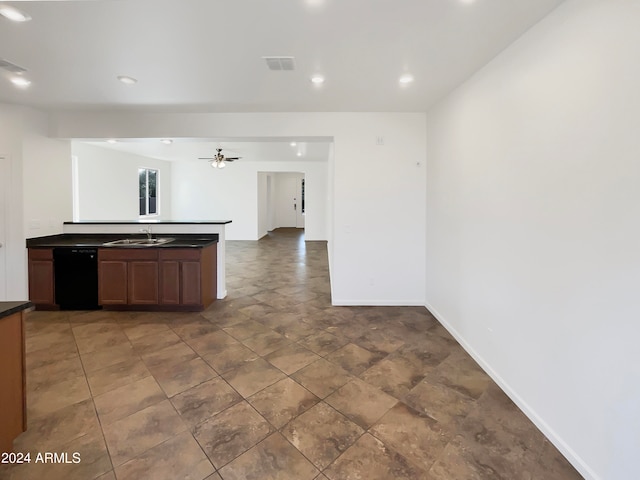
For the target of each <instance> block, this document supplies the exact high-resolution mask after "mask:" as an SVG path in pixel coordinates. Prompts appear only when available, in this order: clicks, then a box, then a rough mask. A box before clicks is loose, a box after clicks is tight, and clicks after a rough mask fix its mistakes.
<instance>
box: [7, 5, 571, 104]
mask: <svg viewBox="0 0 640 480" xmlns="http://www.w3.org/2000/svg"><path fill="white" fill-rule="evenodd" d="M561 1H562V0H97V1H19V2H11V1H8V2H4V3H6V4H10V5H14V6H16V7H18V8H20V9H22V10H24V11H26V12H27V13H28V14H29V15H30V16H31V17H32V20H31V21H29V22H25V23H13V22H10V21H8V20H7V19H5V18H3V17H0V58H3V59H5V60H8V61H10V62H12V63H14V64H17V65H20V66H22V67H24V68H26V69H27V71H28V72H27V76H28V77H29V78H30V79H31V80H32V85H31V86H30V87H29V88H27V89H24V90H20V89H17V88H15V87H14V86H13V85H12V84H11V83H10V82H9V81H8V79H7V78H3V77H6V76H7V75H8V74H7V73H6V72H4V71H1V70H0V102H4V103H16V104H22V105H31V106H34V107H38V108H41V109H45V110H54V109H60V110H62V109H63V110H79V109H84V110H97V109H129V110H138V111H182V112H188V111H198V112H202V111H207V112H273V111H292V112H293V111H425V110H426V109H427V108H428V107H429V106H430V105H432V104H433V103H434V102H435V101H436V100H437V99H438V98H440V97H442V96H443V95H444V94H446V93H447V92H449V91H451V90H452V89H453V88H455V86H457V85H459V84H460V83H461V82H462V81H464V80H465V79H466V78H468V77H469V76H470V75H471V74H472V73H473V72H475V71H476V70H477V69H478V68H480V67H481V66H482V65H484V64H486V63H487V62H488V61H489V60H490V59H491V58H493V57H494V56H495V55H496V54H497V53H499V52H500V51H501V50H503V49H504V48H505V47H506V46H507V45H509V44H510V43H512V42H513V41H514V40H515V39H516V38H518V37H519V36H520V35H521V34H522V33H523V32H524V31H526V30H527V29H528V28H530V27H531V26H532V25H533V24H535V23H536V22H537V21H539V20H540V19H541V18H542V17H543V16H545V15H546V14H547V13H548V12H549V11H551V10H552V9H553V8H555V7H556V6H557V5H559V4H560V3H561ZM272 55H282V56H294V57H295V64H296V69H295V71H293V72H275V71H269V70H268V69H267V67H266V65H265V62H264V60H263V59H262V58H261V57H263V56H272ZM406 72H410V73H411V74H413V76H414V77H415V81H414V82H413V83H412V84H410V85H408V86H405V87H401V86H400V85H399V84H398V78H399V76H400V75H401V74H402V73H406ZM314 73H321V74H323V75H324V76H325V77H326V82H325V84H324V85H323V86H321V87H320V88H317V87H314V86H313V85H312V84H311V82H310V81H309V78H310V76H311V75H312V74H314ZM118 75H129V76H132V77H135V78H136V79H137V80H138V83H137V84H135V85H132V86H127V85H123V84H122V83H120V82H118V81H117V80H116V76H118Z"/></svg>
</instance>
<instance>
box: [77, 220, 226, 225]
mask: <svg viewBox="0 0 640 480" xmlns="http://www.w3.org/2000/svg"><path fill="white" fill-rule="evenodd" d="M148 223H150V224H152V225H226V224H227V223H231V220H206V221H205V220H193V221H189V220H184V221H182V220H180V221H178V220H175V221H174V220H166V221H165V220H138V221H135V220H122V221H117V220H108V221H97V220H96V221H91V220H90V221H83V222H64V224H65V225H139V224H145V225H146V224H148Z"/></svg>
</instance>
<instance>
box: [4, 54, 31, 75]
mask: <svg viewBox="0 0 640 480" xmlns="http://www.w3.org/2000/svg"><path fill="white" fill-rule="evenodd" d="M0 68H2V69H3V70H6V71H8V72H11V73H24V72H26V71H27V69H26V68H22V67H20V66H18V65H16V64H14V63H11V62H9V61H7V60H5V59H4V58H0Z"/></svg>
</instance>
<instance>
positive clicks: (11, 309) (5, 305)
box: [0, 302, 33, 318]
mask: <svg viewBox="0 0 640 480" xmlns="http://www.w3.org/2000/svg"><path fill="white" fill-rule="evenodd" d="M31 307H33V303H31V302H0V318H4V317H8V316H9V315H13V314H14V313H18V312H21V311H22V310H26V309H27V308H31Z"/></svg>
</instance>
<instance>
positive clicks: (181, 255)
mask: <svg viewBox="0 0 640 480" xmlns="http://www.w3.org/2000/svg"><path fill="white" fill-rule="evenodd" d="M158 252H159V256H160V260H200V253H201V252H202V249H201V248H163V249H160V250H158Z"/></svg>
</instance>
